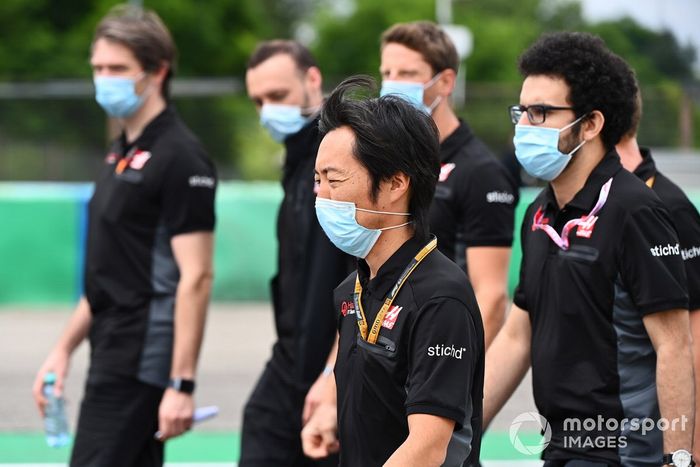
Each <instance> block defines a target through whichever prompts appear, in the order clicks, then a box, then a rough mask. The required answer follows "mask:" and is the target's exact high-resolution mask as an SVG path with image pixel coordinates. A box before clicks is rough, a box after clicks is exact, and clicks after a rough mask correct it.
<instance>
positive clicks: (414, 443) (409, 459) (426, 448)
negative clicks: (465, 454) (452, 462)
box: [384, 435, 447, 467]
mask: <svg viewBox="0 0 700 467" xmlns="http://www.w3.org/2000/svg"><path fill="white" fill-rule="evenodd" d="M415 438H416V437H413V438H411V436H410V435H409V437H408V438H406V441H404V442H403V444H402V445H401V446H399V448H398V449H397V450H396V451H394V453H393V454H392V455H391V457H390V458H389V460H388V461H386V464H384V467H432V466H435V467H439V466H440V465H442V463H443V462H445V455H446V454H447V446H444V447H442V446H440V447H436V446H435V445H434V444H429V443H426V442H425V441H421V440H417V439H415Z"/></svg>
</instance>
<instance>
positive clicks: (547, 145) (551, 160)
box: [513, 115, 586, 182]
mask: <svg viewBox="0 0 700 467" xmlns="http://www.w3.org/2000/svg"><path fill="white" fill-rule="evenodd" d="M583 117H584V116H583V115H582V116H580V117H579V118H577V119H576V120H574V121H573V122H571V123H569V124H568V125H566V126H565V127H564V128H561V129H557V128H546V127H541V126H532V125H515V136H514V137H513V145H514V146H515V156H516V157H517V158H518V161H519V162H520V165H522V166H523V169H525V171H526V172H527V173H529V174H530V175H532V176H533V177H537V178H541V179H542V180H547V181H548V182H551V181H552V180H554V179H555V178H557V177H558V176H559V174H561V173H562V172H563V171H564V169H565V168H566V166H567V165H568V164H569V161H570V160H571V156H572V155H573V154H574V153H575V152H576V151H578V150H579V148H581V146H583V145H584V144H585V143H586V140H583V141H582V142H581V144H579V145H578V146H576V147H575V148H574V149H573V150H572V151H571V152H569V153H567V154H564V153H562V152H561V151H559V134H560V133H561V132H562V131H564V130H566V129H568V128H571V127H572V126H574V125H575V124H576V123H578V122H579V121H580V120H581V119H582V118H583Z"/></svg>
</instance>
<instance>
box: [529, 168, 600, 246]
mask: <svg viewBox="0 0 700 467" xmlns="http://www.w3.org/2000/svg"><path fill="white" fill-rule="evenodd" d="M612 181H613V179H612V178H610V180H608V181H607V182H605V185H603V187H602V188H601V189H600V195H599V196H598V202H597V203H595V206H593V209H592V210H591V212H590V213H589V214H588V215H587V216H583V217H581V218H579V219H571V220H570V221H568V222H567V223H566V224H564V228H563V229H562V231H561V236H560V235H559V234H558V233H557V231H556V230H554V227H552V226H551V225H549V224H547V223H546V220H544V221H543V218H544V213H543V212H542V208H540V209H538V210H537V212H536V213H535V218H534V219H533V222H532V230H533V231H535V230H544V232H545V233H546V234H547V235H549V238H551V239H552V241H553V242H554V243H556V244H557V246H558V247H559V248H561V249H562V250H568V249H569V232H571V229H573V228H574V227H576V226H577V225H580V224H585V223H586V222H588V221H589V220H590V219H591V218H592V217H593V216H595V215H596V214H598V211H600V210H601V209H602V208H603V206H604V205H605V202H606V201H607V200H608V193H610V185H612Z"/></svg>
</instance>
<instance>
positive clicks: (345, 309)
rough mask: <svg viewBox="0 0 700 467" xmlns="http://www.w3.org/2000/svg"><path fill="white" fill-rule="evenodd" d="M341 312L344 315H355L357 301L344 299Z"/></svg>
mask: <svg viewBox="0 0 700 467" xmlns="http://www.w3.org/2000/svg"><path fill="white" fill-rule="evenodd" d="M340 312H341V313H342V314H343V316H347V315H354V314H355V303H354V302H352V301H344V302H343V303H342V304H341V305H340Z"/></svg>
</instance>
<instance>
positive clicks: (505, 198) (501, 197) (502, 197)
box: [486, 191, 515, 204]
mask: <svg viewBox="0 0 700 467" xmlns="http://www.w3.org/2000/svg"><path fill="white" fill-rule="evenodd" d="M513 201H515V196H514V195H513V194H512V193H508V192H507V191H491V192H489V193H486V202H487V203H501V204H513Z"/></svg>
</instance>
